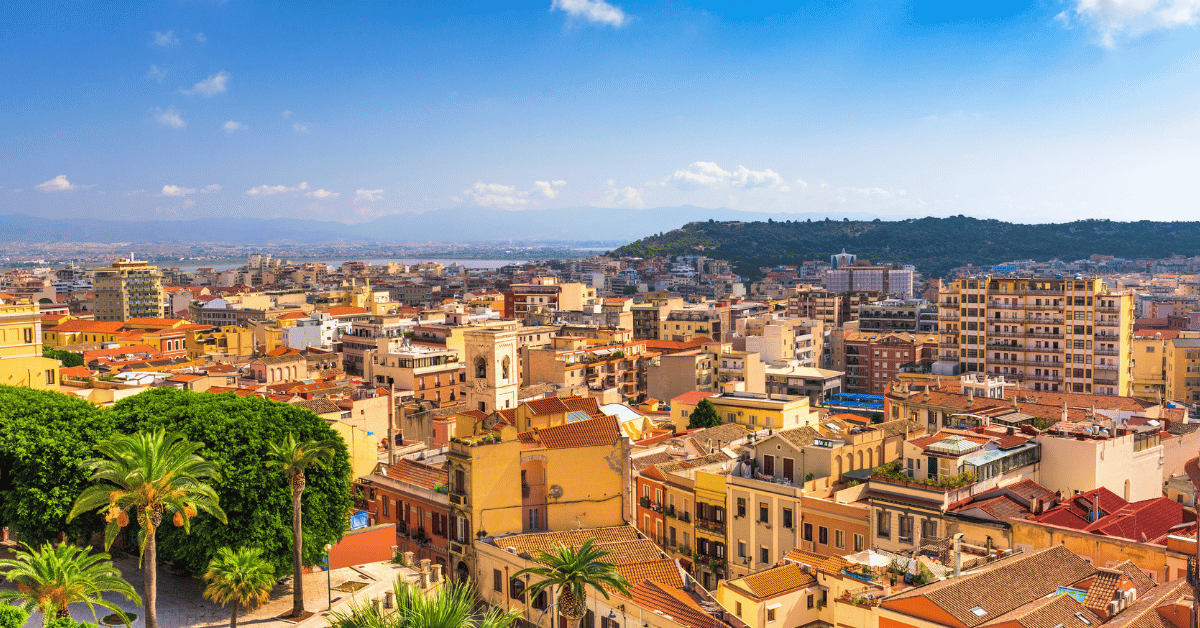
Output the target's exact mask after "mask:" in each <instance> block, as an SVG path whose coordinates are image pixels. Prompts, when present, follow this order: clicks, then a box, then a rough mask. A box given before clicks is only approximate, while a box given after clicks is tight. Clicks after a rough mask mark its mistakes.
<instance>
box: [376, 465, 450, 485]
mask: <svg viewBox="0 0 1200 628" xmlns="http://www.w3.org/2000/svg"><path fill="white" fill-rule="evenodd" d="M379 467H380V469H379V470H380V473H381V475H384V476H386V477H389V478H392V479H393V480H397V481H400V482H404V483H405V484H412V485H413V486H420V487H421V488H427V489H432V488H433V487H435V486H439V485H440V486H449V485H450V471H449V470H447V469H444V468H439V467H435V466H431V465H427V464H424V463H422V462H417V461H416V460H409V459H408V458H401V459H400V460H397V461H396V464H393V465H391V466H388V465H384V464H381V465H379Z"/></svg>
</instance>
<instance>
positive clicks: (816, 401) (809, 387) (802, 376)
mask: <svg viewBox="0 0 1200 628" xmlns="http://www.w3.org/2000/svg"><path fill="white" fill-rule="evenodd" d="M763 370H764V373H763V377H764V379H765V380H766V383H765V387H766V391H765V392H767V393H768V394H773V395H799V396H805V397H808V402H809V404H811V405H812V406H813V407H818V406H821V405H824V403H825V402H826V401H828V400H829V398H830V397H832V396H834V395H836V394H838V393H840V392H842V386H843V383H842V380H843V378H844V374H843V373H842V372H841V371H830V370H827V369H820V368H815V367H813V366H805V365H804V364H803V363H801V362H800V361H799V360H776V361H775V362H773V363H772V364H771V365H769V366H767V367H765V368H764V369H763Z"/></svg>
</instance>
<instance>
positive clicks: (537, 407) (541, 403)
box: [524, 397, 570, 416]
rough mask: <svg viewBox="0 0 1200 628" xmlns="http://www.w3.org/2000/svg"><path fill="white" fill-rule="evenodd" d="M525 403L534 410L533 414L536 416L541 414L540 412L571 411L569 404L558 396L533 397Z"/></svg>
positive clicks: (531, 410)
mask: <svg viewBox="0 0 1200 628" xmlns="http://www.w3.org/2000/svg"><path fill="white" fill-rule="evenodd" d="M524 403H525V406H526V407H528V408H529V410H530V412H533V414H534V415H535V416H536V415H539V414H557V413H560V412H570V410H569V409H568V408H567V404H565V403H563V402H562V400H561V399H559V398H558V397H545V398H542V399H533V400H531V401H526V402H524Z"/></svg>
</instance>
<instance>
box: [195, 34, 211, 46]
mask: <svg viewBox="0 0 1200 628" xmlns="http://www.w3.org/2000/svg"><path fill="white" fill-rule="evenodd" d="M194 37H195V38H196V41H198V42H200V43H202V44H204V43H208V37H206V36H205V35H204V33H196V34H195V35H194Z"/></svg>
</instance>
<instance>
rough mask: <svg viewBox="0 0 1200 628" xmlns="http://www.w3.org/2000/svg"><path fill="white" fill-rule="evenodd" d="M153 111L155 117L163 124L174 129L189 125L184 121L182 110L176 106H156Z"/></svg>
mask: <svg viewBox="0 0 1200 628" xmlns="http://www.w3.org/2000/svg"><path fill="white" fill-rule="evenodd" d="M151 111H152V112H153V114H154V119H155V120H157V121H158V123H159V124H161V125H163V126H169V127H171V128H172V129H182V128H183V127H185V126H187V123H186V122H184V121H183V116H182V115H181V113H182V112H180V111H179V110H177V109H175V108H174V107H171V108H168V109H163V108H162V107H155V108H154V109H152V110H151Z"/></svg>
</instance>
